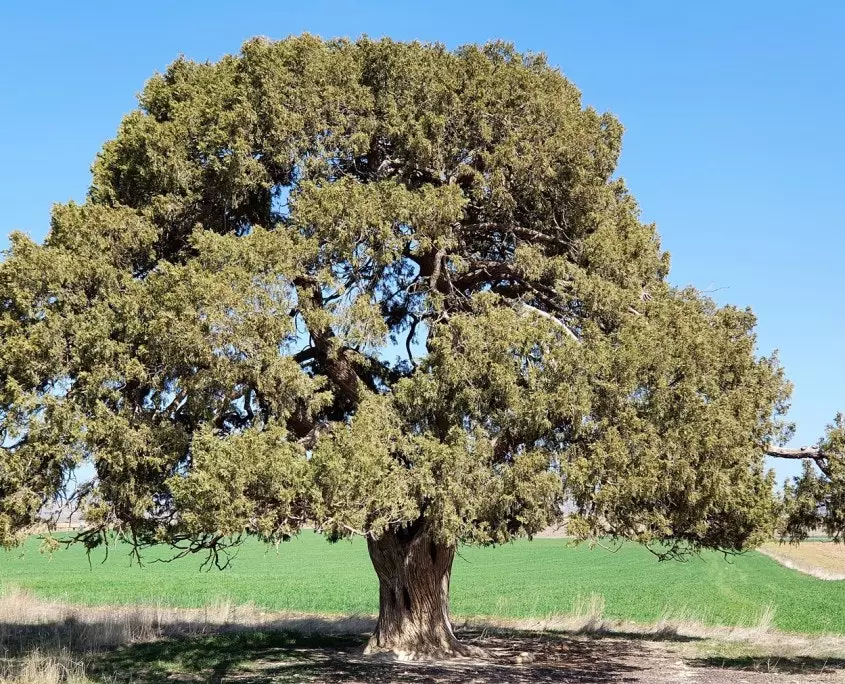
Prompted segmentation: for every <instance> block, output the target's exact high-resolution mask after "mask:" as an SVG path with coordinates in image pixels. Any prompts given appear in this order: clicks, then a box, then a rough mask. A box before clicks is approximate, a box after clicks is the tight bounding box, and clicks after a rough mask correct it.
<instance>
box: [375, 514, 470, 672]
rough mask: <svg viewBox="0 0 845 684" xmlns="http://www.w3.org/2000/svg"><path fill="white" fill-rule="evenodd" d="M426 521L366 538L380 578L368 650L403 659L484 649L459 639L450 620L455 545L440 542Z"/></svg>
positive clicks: (454, 655)
mask: <svg viewBox="0 0 845 684" xmlns="http://www.w3.org/2000/svg"><path fill="white" fill-rule="evenodd" d="M421 527H422V525H421V524H420V523H416V524H414V525H412V526H410V527H408V528H404V529H402V530H399V531H387V532H385V534H384V535H382V536H381V537H380V538H379V539H375V540H374V539H371V538H368V540H367V547H368V548H369V551H370V559H371V560H372V562H373V567H374V568H375V570H376V574H377V575H378V579H379V615H378V623H377V624H376V631H375V633H374V634H373V636H372V637H370V642H369V644H367V649H366V651H365V653H368V654H372V653H392V654H394V655H396V656H397V657H398V658H400V659H403V660H422V659H429V658H452V657H456V656H470V655H479V654H480V651H479V649H476V648H473V647H470V646H465V645H464V644H461V643H460V642H459V641H458V640H457V638H456V637H455V634H454V632H453V631H452V623H451V622H450V621H449V579H450V576H451V574H452V561H453V560H454V558H455V547H454V546H450V545H446V544H441V543H437V542H435V541H434V540H433V539H432V538H431V537H430V536H429V535H428V534H426V533H425V532H424V531H423V530H422V529H421Z"/></svg>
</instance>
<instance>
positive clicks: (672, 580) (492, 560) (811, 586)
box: [0, 532, 845, 634]
mask: <svg viewBox="0 0 845 684" xmlns="http://www.w3.org/2000/svg"><path fill="white" fill-rule="evenodd" d="M126 551H127V549H126V548H121V547H117V548H113V549H112V551H111V554H110V556H109V558H108V560H107V561H106V562H104V563H102V564H101V563H100V561H101V560H102V559H103V555H102V551H98V552H96V553H95V554H92V564H91V565H90V566H89V563H88V559H87V558H86V556H85V552H84V550H83V549H81V548H71V549H69V550H60V551H57V552H56V553H55V554H53V555H52V556H49V555H43V554H41V553H39V541H38V540H37V539H34V538H33V539H30V540H29V541H28V542H27V543H26V545H25V546H24V547H23V548H22V549H17V550H14V551H10V552H0V584H4V585H8V586H16V587H21V588H25V589H29V590H31V591H33V592H34V593H35V594H37V595H39V596H42V597H45V598H50V599H60V600H66V601H70V602H75V603H86V604H132V603H159V604H165V605H172V606H183V607H191V606H203V605H208V604H213V603H220V602H231V603H234V604H244V603H255V604H256V605H258V606H262V607H266V608H268V609H272V610H291V611H305V612H318V613H375V612H376V611H377V606H378V601H377V598H378V597H377V583H376V579H375V575H374V574H373V571H372V569H371V567H370V564H369V559H368V557H367V553H366V547H365V544H364V543H363V542H362V541H361V540H358V541H356V542H354V543H349V542H341V543H339V544H333V545H332V544H328V543H326V541H325V540H324V539H323V538H322V537H320V536H318V535H315V534H313V533H310V532H309V533H305V534H303V536H301V537H299V538H298V539H295V540H294V541H292V542H290V543H287V544H283V545H281V546H280V547H279V549H278V551H277V550H276V549H275V548H269V549H268V547H266V546H264V545H262V544H260V543H258V542H248V543H247V544H245V545H244V546H243V547H242V548H241V549H240V552H239V554H238V556H237V558H236V559H235V560H234V562H233V564H232V566H231V567H230V568H229V569H227V570H225V571H222V572H221V571H218V570H212V571H210V572H207V571H200V570H199V565H200V559H199V558H196V557H192V558H187V559H183V560H179V561H176V562H173V563H147V564H146V565H144V566H143V567H140V568H139V567H138V566H137V565H135V566H130V563H129V557H128V555H127V552H126ZM147 558H148V559H149V560H151V559H152V558H153V555H148V557H147ZM592 594H599V595H601V596H602V597H603V598H604V600H605V612H604V617H606V618H611V619H624V620H631V621H636V622H653V621H655V620H658V619H659V618H660V617H661V616H663V615H665V614H666V613H667V611H668V612H669V613H670V614H672V615H683V616H684V617H686V618H691V619H696V620H699V621H702V622H706V623H710V624H722V625H753V624H755V623H756V622H757V621H758V619H759V617H760V615H761V613H762V612H763V610H764V609H765V608H766V607H769V606H770V607H773V608H774V609H775V616H774V624H775V626H776V627H778V628H780V629H782V630H787V631H796V632H815V633H817V632H832V633H839V634H843V633H845V582H826V581H823V580H818V579H815V578H812V577H809V576H806V575H802V574H800V573H798V572H795V571H793V570H788V569H786V568H784V567H782V566H780V565H778V564H777V563H776V562H774V561H773V560H771V559H769V558H768V557H766V556H763V555H761V554H758V553H756V552H751V553H748V554H745V555H742V556H739V557H734V558H729V559H728V560H725V558H724V557H723V556H722V555H721V554H716V553H705V554H703V555H702V556H701V557H700V558H695V559H692V560H690V561H688V562H686V563H679V562H665V563H659V562H657V560H656V559H655V558H654V556H652V555H651V554H650V553H649V552H648V551H647V550H645V549H643V548H640V547H638V546H635V545H633V544H629V545H625V546H623V547H622V548H621V549H620V550H619V551H617V552H616V553H611V552H609V551H606V550H603V549H595V550H590V549H589V548H587V547H586V546H580V547H577V548H573V547H570V546H568V545H567V542H566V541H563V540H552V539H538V540H534V541H532V542H529V541H521V542H517V543H514V544H509V545H505V546H501V547H497V548H486V549H478V548H464V549H462V550H461V551H460V556H459V557H458V558H457V559H456V560H455V566H454V574H453V584H452V610H453V613H454V614H455V615H459V616H500V617H541V618H543V617H549V616H552V615H559V614H567V613H571V612H572V610H573V606H575V605H576V603H578V602H579V601H582V602H583V600H584V598H585V597H589V596H590V595H592Z"/></svg>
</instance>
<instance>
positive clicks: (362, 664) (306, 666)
mask: <svg viewBox="0 0 845 684" xmlns="http://www.w3.org/2000/svg"><path fill="white" fill-rule="evenodd" d="M460 637H461V639H462V640H463V641H464V642H467V643H470V644H473V645H476V646H481V647H482V648H484V649H485V650H486V651H487V653H488V654H489V656H488V657H487V658H484V659H477V660H470V659H458V660H454V661H436V662H400V661H397V660H395V659H389V658H384V657H370V656H364V655H363V648H364V644H365V643H366V639H367V637H366V636H365V635H350V636H334V637H327V636H314V635H310V636H309V635H303V634H296V633H292V632H243V633H228V634H217V635H209V636H203V637H193V638H175V639H167V640H163V641H159V642H153V643H147V644H137V645H133V646H128V647H123V648H119V649H116V650H114V651H111V652H108V653H105V654H103V655H101V656H100V657H98V658H97V659H96V660H95V661H94V662H93V663H92V667H91V668H90V669H89V676H91V677H92V678H93V679H94V680H95V681H102V682H106V681H109V682H114V681H124V682H137V683H138V684H163V683H164V682H172V681H173V680H174V678H180V677H181V678H185V679H188V678H190V679H191V681H203V682H209V683H218V682H223V681H228V680H229V678H230V677H231V678H234V679H236V680H237V681H238V682H241V683H245V684H269V683H270V682H290V683H294V682H296V683H300V682H301V683H305V682H324V683H326V684H331V683H335V682H349V681H359V682H373V683H376V684H378V683H380V682H397V681H401V682H410V683H412V684H414V683H419V684H422V683H423V682H464V681H470V680H471V681H473V682H476V683H478V684H494V683H496V684H498V683H499V682H513V683H515V684H528V683H529V682H537V683H538V684H551V683H552V682H578V683H580V684H598V683H599V682H607V681H614V682H626V681H629V682H634V681H640V678H639V677H638V676H637V673H638V672H640V671H641V669H642V668H641V666H640V665H639V659H640V658H641V651H640V649H638V648H636V644H631V643H628V642H627V641H625V640H621V639H580V638H567V637H564V636H561V635H549V634H526V633H511V634H507V633H497V634H489V633H484V632H478V631H476V632H472V631H465V632H463V633H461V634H460Z"/></svg>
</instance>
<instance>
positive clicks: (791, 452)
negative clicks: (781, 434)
mask: <svg viewBox="0 0 845 684" xmlns="http://www.w3.org/2000/svg"><path fill="white" fill-rule="evenodd" d="M766 455H767V456H772V457H774V458H788V459H793V460H798V461H804V460H807V459H811V460H813V461H815V463H816V465H817V466H818V467H819V470H821V471H822V472H823V473H824V474H825V475H827V476H828V477H830V475H831V473H830V466H829V464H828V459H827V456H826V455H825V453H824V451H822V450H821V449H820V448H818V447H799V448H798V449H785V448H783V447H773V446H767V447H766Z"/></svg>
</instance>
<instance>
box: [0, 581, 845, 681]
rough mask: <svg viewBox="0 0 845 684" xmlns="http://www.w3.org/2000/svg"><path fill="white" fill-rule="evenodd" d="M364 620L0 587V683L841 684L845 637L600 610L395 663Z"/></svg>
mask: <svg viewBox="0 0 845 684" xmlns="http://www.w3.org/2000/svg"><path fill="white" fill-rule="evenodd" d="M373 624H374V621H373V618H372V617H370V616H361V617H327V616H307V615H291V614H279V613H267V612H262V611H260V610H258V609H256V608H255V607H250V606H242V607H233V606H225V605H221V606H211V607H208V608H204V609H194V610H188V609H170V608H159V607H140V606H133V607H97V608H91V607H87V608H86V607H81V606H73V605H67V604H61V603H52V602H45V601H40V600H38V599H35V598H33V597H31V596H28V595H26V594H23V593H20V592H7V593H6V594H0V684H59V683H60V682H64V683H65V684H92V683H94V682H101V683H103V684H105V683H109V684H116V683H117V682H137V683H140V684H169V683H171V682H214V683H218V684H219V683H223V682H232V683H235V682H237V683H240V684H270V683H275V682H291V683H293V682H299V683H310V684H318V683H325V684H334V683H338V682H349V683H360V684H365V683H366V684H369V683H377V684H379V683H383V684H386V683H388V682H390V683H392V682H397V683H399V682H409V683H411V684H422V683H424V682H431V683H438V684H452V683H458V682H461V683H464V682H466V683H473V684H499V683H507V682H513V683H515V684H528V683H529V682H537V683H538V684H550V683H552V682H555V683H573V684H598V683H599V682H654V683H657V684H664V683H665V684H670V683H683V682H691V683H697V684H763V683H764V682H766V683H768V682H771V683H774V684H798V683H799V682H800V683H807V684H812V683H815V682H845V637H808V636H802V635H786V634H782V633H778V632H774V631H771V630H769V629H767V628H766V627H765V625H761V626H760V627H758V628H754V629H739V628H737V629H721V628H712V627H703V626H701V625H696V624H693V623H671V622H668V621H667V622H663V623H660V624H656V625H650V626H643V625H632V624H625V623H618V622H608V621H606V620H602V619H601V617H600V616H597V615H584V616H581V617H577V616H576V617H562V618H555V619H550V620H546V621H542V622H538V621H533V622H532V621H510V622H506V621H498V622H497V621H469V622H466V623H463V624H460V625H458V632H459V635H460V637H461V639H463V640H464V641H466V642H469V643H472V644H474V645H476V646H479V647H481V648H482V649H484V650H485V651H486V653H487V657H486V658H483V659H474V660H456V661H448V662H400V661H397V660H395V659H389V658H372V657H365V656H363V647H364V644H365V643H366V639H367V634H368V632H369V631H371V630H372V628H373Z"/></svg>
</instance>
